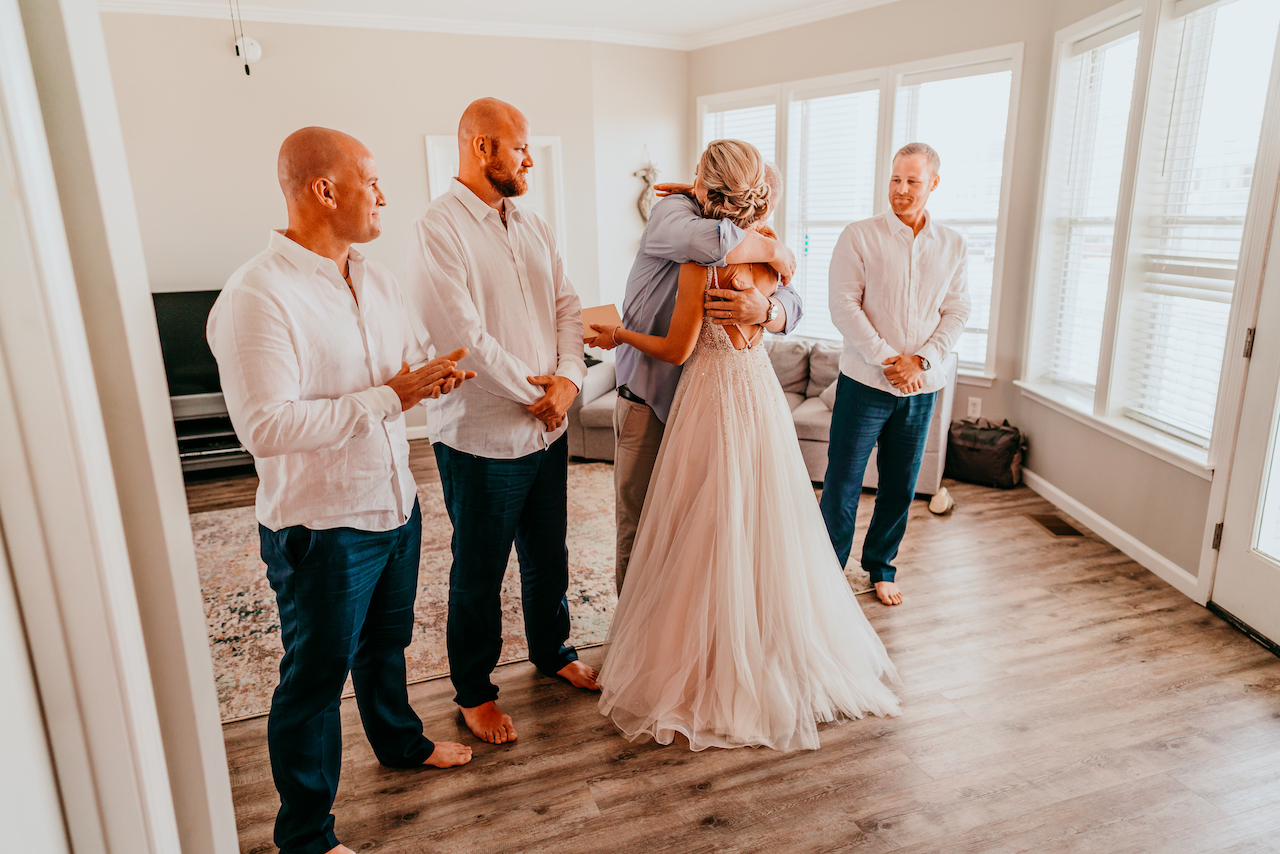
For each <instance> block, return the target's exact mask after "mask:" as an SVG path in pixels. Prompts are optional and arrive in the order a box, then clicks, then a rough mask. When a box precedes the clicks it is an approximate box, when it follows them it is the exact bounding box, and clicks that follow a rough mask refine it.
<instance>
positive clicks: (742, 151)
mask: <svg viewBox="0 0 1280 854" xmlns="http://www.w3.org/2000/svg"><path fill="white" fill-rule="evenodd" d="M698 175H699V176H700V177H701V178H702V186H703V187H704V188H705V189H706V191H707V201H706V204H704V205H703V207H702V212H703V214H704V215H705V216H708V217H710V218H712V219H727V220H730V221H731V222H733V224H734V225H737V226H738V227H740V228H750V227H751V225H752V223H755V222H757V221H759V220H760V219H763V218H764V216H765V214H767V213H768V212H769V199H770V196H771V195H772V190H771V188H770V187H769V183H768V182H767V181H766V180H765V174H764V158H763V157H761V156H760V152H759V151H758V150H756V147H755V146H754V145H752V144H751V143H749V142H743V141H742V140H740V139H717V140H715V141H713V142H712V143H711V144H710V145H708V146H707V150H706V151H704V152H702V160H701V161H700V162H699V163H698Z"/></svg>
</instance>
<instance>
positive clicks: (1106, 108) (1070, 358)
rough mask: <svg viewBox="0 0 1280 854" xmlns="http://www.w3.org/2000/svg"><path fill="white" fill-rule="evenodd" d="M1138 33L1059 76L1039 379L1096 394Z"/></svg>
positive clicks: (1072, 62) (1069, 65)
mask: <svg viewBox="0 0 1280 854" xmlns="http://www.w3.org/2000/svg"><path fill="white" fill-rule="evenodd" d="M1137 58H1138V36H1137V33H1136V31H1132V32H1130V33H1126V34H1125V35H1122V36H1121V37H1119V38H1117V39H1114V40H1112V41H1110V42H1108V43H1104V44H1101V45H1099V46H1097V47H1094V48H1092V49H1090V50H1087V51H1085V52H1083V53H1079V54H1075V55H1073V56H1072V57H1070V58H1069V59H1067V60H1066V62H1065V63H1064V65H1063V68H1062V69H1061V70H1060V72H1059V74H1060V75H1061V79H1062V83H1061V85H1060V87H1059V90H1058V92H1059V94H1058V98H1059V103H1058V105H1057V110H1056V115H1055V117H1054V133H1053V139H1052V141H1051V145H1052V146H1053V150H1052V151H1051V153H1050V161H1049V163H1050V165H1049V169H1050V174H1049V176H1048V181H1049V182H1050V183H1051V184H1052V187H1051V191H1050V192H1049V193H1046V196H1047V197H1048V198H1050V199H1052V200H1053V201H1052V202H1051V203H1050V204H1051V207H1050V208H1048V209H1047V210H1046V211H1045V214H1044V217H1043V222H1044V223H1045V230H1046V233H1045V236H1044V239H1045V241H1046V242H1045V243H1043V244H1042V247H1041V251H1042V252H1046V253H1048V254H1049V255H1050V256H1051V258H1052V260H1051V262H1050V264H1049V265H1048V267H1047V272H1049V277H1048V279H1047V281H1046V282H1044V283H1043V284H1042V288H1043V291H1042V293H1041V295H1040V301H1041V302H1040V307H1039V310H1038V311H1037V317H1036V325H1037V328H1036V329H1035V336H1036V341H1037V342H1038V346H1039V354H1038V358H1037V360H1036V361H1037V364H1038V366H1039V378H1040V379H1045V380H1048V381H1050V382H1054V383H1057V384H1059V385H1062V386H1065V387H1067V388H1068V389H1070V390H1072V391H1076V392H1078V393H1080V394H1082V395H1086V396H1087V397H1088V402H1089V404H1090V405H1092V397H1093V393H1094V390H1095V386H1096V381H1097V375H1098V357H1099V353H1100V352H1101V349H1102V323H1103V314H1104V313H1105V309H1106V302H1107V289H1108V286H1109V282H1110V274H1111V253H1112V242H1113V239H1114V236H1115V226H1116V207H1117V205H1118V203H1119V195H1120V174H1121V167H1122V165H1123V162H1124V151H1125V138H1126V136H1127V131H1128V123H1129V108H1130V105H1131V102H1132V100H1133V82H1134V72H1135V70H1136V65H1137Z"/></svg>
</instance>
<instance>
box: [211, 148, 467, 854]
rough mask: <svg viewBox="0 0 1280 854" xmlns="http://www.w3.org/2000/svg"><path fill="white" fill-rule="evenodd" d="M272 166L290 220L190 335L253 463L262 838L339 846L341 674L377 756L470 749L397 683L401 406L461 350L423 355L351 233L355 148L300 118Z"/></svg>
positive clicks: (405, 554)
mask: <svg viewBox="0 0 1280 854" xmlns="http://www.w3.org/2000/svg"><path fill="white" fill-rule="evenodd" d="M278 171H279V179H280V187H281V189H282V190H283V191H284V195H285V199H286V202H287V203H288V209H289V227H288V228H287V229H286V230H284V231H277V232H272V234H271V237H270V240H269V242H268V244H267V249H266V250H265V251H263V252H261V253H260V254H258V255H257V256H256V257H254V258H253V260H251V261H249V263H247V264H245V265H244V266H243V267H241V268H240V269H239V270H237V271H236V272H235V273H234V274H233V275H232V276H231V278H230V280H228V282H227V284H226V286H225V287H224V288H223V289H222V293H221V294H220V295H219V297H218V299H217V302H215V303H214V306H213V310H212V311H211V312H210V314H209V324H208V330H207V334H208V339H209V346H210V348H211V349H212V350H213V354H214V356H215V357H216V358H217V360H218V373H219V375H220V377H221V380H222V390H223V395H224V397H225V398H226V404H227V410H228V412H229V413H230V415H231V423H232V424H233V425H234V427H235V430H236V435H237V437H239V439H240V441H241V443H243V444H244V446H245V447H246V448H248V449H249V452H250V453H252V454H253V458H254V464H255V466H256V467H257V470H258V476H259V479H260V480H259V484H258V495H257V501H256V515H257V518H258V533H259V535H260V540H261V548H262V559H263V561H264V562H265V563H266V564H267V578H268V580H269V581H270V582H271V588H272V590H274V591H275V594H276V602H277V604H278V606H279V609H280V640H281V642H282V643H283V645H284V658H283V659H282V660H281V662H280V684H279V686H278V687H277V688H276V691H275V694H274V696H273V697H272V698H271V713H270V717H269V718H268V722H267V742H268V745H269V748H270V752H271V773H272V776H273V777H274V779H275V784H276V789H277V790H278V791H279V792H280V812H279V813H278V814H277V816H276V826H275V842H276V845H277V846H279V848H280V851H281V854H324V852H342V854H350V849H348V848H347V847H345V846H343V845H341V844H340V843H339V842H338V838H337V836H336V835H335V833H334V819H333V815H332V814H331V813H330V810H331V809H332V808H333V799H334V795H335V794H336V793H337V788H338V772H339V770H340V768H341V765H342V722H341V719H340V716H339V703H340V698H341V694H342V687H343V684H344V683H345V682H346V678H347V674H348V673H350V674H351V676H352V680H353V682H354V683H355V691H356V702H357V703H358V705H359V707H360V719H361V721H362V722H363V724H364V731H365V734H366V735H367V736H368V738H369V743H370V744H371V745H372V746H373V751H374V754H375V755H376V756H377V757H378V761H380V762H381V763H382V764H384V765H388V766H391V767H399V768H409V767H415V766H419V765H423V764H426V765H432V766H435V767H439V768H448V767H450V766H454V765H461V764H464V763H466V762H469V761H470V760H471V748H469V747H465V746H463V745H461V744H455V743H452V742H440V743H437V744H432V743H431V741H430V740H429V739H427V738H426V737H424V736H423V734H422V721H421V719H420V718H419V717H418V715H417V713H415V712H414V711H413V709H412V708H411V707H410V705H409V697H408V692H407V689H406V686H405V659H404V650H405V647H406V646H408V645H409V641H410V639H411V638H412V635H413V602H414V597H415V594H416V592H417V586H418V584H417V582H418V557H419V552H420V549H421V542H422V516H421V513H420V511H419V508H418V500H417V492H416V487H415V484H414V480H413V475H412V474H411V473H410V471H409V465H408V462H409V444H408V442H407V441H406V439H405V428H404V417H403V412H404V411H405V410H407V409H408V408H409V407H410V406H414V405H415V404H417V403H419V402H420V401H422V400H424V399H429V398H438V397H440V396H441V395H442V394H449V393H453V394H456V393H457V389H458V387H459V386H461V385H462V383H463V381H464V380H466V379H469V378H471V377H474V376H475V374H474V373H471V372H468V371H462V370H459V369H458V368H457V361H458V360H459V359H461V358H462V357H463V356H465V355H466V353H467V351H466V350H464V349H457V350H455V351H454V352H451V353H449V355H447V356H444V357H441V358H437V359H430V360H428V357H427V353H426V352H425V351H424V350H423V349H422V347H420V346H419V344H418V341H417V339H416V337H415V335H414V334H413V332H412V330H411V329H410V328H409V324H408V322H407V317H406V315H405V309H404V302H403V299H402V297H401V295H400V290H399V288H398V286H397V285H396V281H395V279H394V278H393V277H392V276H391V274H390V273H389V272H388V271H387V270H386V269H385V268H383V267H382V266H381V265H379V264H376V263H374V262H373V261H369V260H367V259H365V258H364V256H363V255H361V254H360V253H359V252H357V251H356V250H355V249H353V248H352V244H353V243H367V242H368V241H370V240H373V239H374V238H376V237H377V236H378V235H379V234H380V233H381V230H382V226H381V221H380V209H381V208H382V207H383V206H384V205H385V204H386V199H385V197H384V196H383V194H382V190H381V189H380V188H379V187H378V171H377V166H376V164H375V163H374V160H373V155H372V154H370V153H369V150H368V149H367V148H365V147H364V146H363V145H362V144H361V143H360V142H359V141H358V140H356V139H354V138H353V137H350V136H348V135H346V134H344V133H339V132H338V131H333V130H328V129H326V128H315V127H312V128H303V129H302V130H299V131H297V132H296V133H293V134H292V135H290V136H289V137H288V138H287V139H286V140H285V141H284V144H283V145H282V146H281V147H280V157H279V164H278ZM411 362H412V363H415V364H422V363H424V364H422V366H421V367H419V368H417V369H416V370H411V369H410V368H409V363H411Z"/></svg>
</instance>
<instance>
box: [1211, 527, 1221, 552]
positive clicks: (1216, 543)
mask: <svg viewBox="0 0 1280 854" xmlns="http://www.w3.org/2000/svg"><path fill="white" fill-rule="evenodd" d="M1221 545H1222V523H1221V522H1219V523H1218V524H1216V525H1214V526H1213V550H1214V551H1217V550H1218V548H1219V547H1221Z"/></svg>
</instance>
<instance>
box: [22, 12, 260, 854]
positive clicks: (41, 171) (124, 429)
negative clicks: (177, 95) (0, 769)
mask: <svg viewBox="0 0 1280 854" xmlns="http://www.w3.org/2000/svg"><path fill="white" fill-rule="evenodd" d="M0 114H2V121H0V124H3V135H4V136H3V139H2V140H0V149H3V151H2V156H0V169H2V170H4V173H5V174H4V178H3V180H4V183H5V184H6V188H5V189H6V190H7V192H0V248H2V250H3V253H4V254H3V257H5V258H6V262H7V266H6V275H5V276H4V277H0V436H3V437H4V441H3V442H0V526H3V531H4V537H5V541H6V545H7V547H8V557H9V564H10V568H11V570H12V574H13V579H14V588H15V591H16V593H17V598H18V604H19V607H20V609H21V612H22V615H23V623H24V626H25V632H26V641H27V644H28V646H29V648H30V651H31V661H32V669H33V670H34V673H35V678H36V682H37V685H38V688H39V693H40V700H41V707H42V711H43V713H44V720H45V726H46V729H47V734H48V739H49V748H50V753H51V755H52V758H53V762H54V765H55V767H56V770H57V778H58V786H59V795H60V797H61V800H62V808H63V812H64V815H65V818H66V824H67V833H68V836H69V838H70V842H71V846H72V848H73V850H75V851H77V852H119V854H134V852H137V854H152V852H176V851H183V852H186V854H230V852H235V851H237V850H238V844H237V839H236V831H235V818H234V811H233V808H232V805H231V791H230V780H229V774H228V770H227V766H226V755H225V751H224V749H223V744H222V733H221V726H220V722H219V719H218V710H217V703H216V697H215V693H214V686H213V672H212V662H211V660H210V656H209V651H208V641H207V637H206V633H205V629H204V614H203V609H202V606H201V601H200V593H199V580H198V577H197V574H196V567H195V558H194V548H193V546H192V542H191V532H190V524H189V519H188V517H187V513H186V503H185V498H184V494H183V485H182V476H181V470H180V466H179V464H178V458H177V450H176V443H175V441H174V436H173V423H172V416H171V412H170V410H169V401H168V392H167V388H166V384H165V380H164V370H163V362H162V360H161V357H160V348H159V340H158V336H157V334H156V330H155V316H154V312H153V309H152V306H151V298H150V288H149V286H148V282H147V276H146V267H145V263H144V260H143V256H142V242H141V236H140V234H139V230H138V222H137V215H136V211H135V209H134V203H133V195H132V189H131V186H130V182H129V172H128V164H127V160H126V158H125V154H124V144H123V137H122V135H121V132H120V126H119V118H118V115H117V112H116V105H115V96H114V92H113V90H112V88H111V77H110V69H109V66H108V63H107V57H106V47H105V43H104V41H103V36H102V29H101V21H100V18H99V12H98V8H97V4H96V3H95V2H94V0H0Z"/></svg>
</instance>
